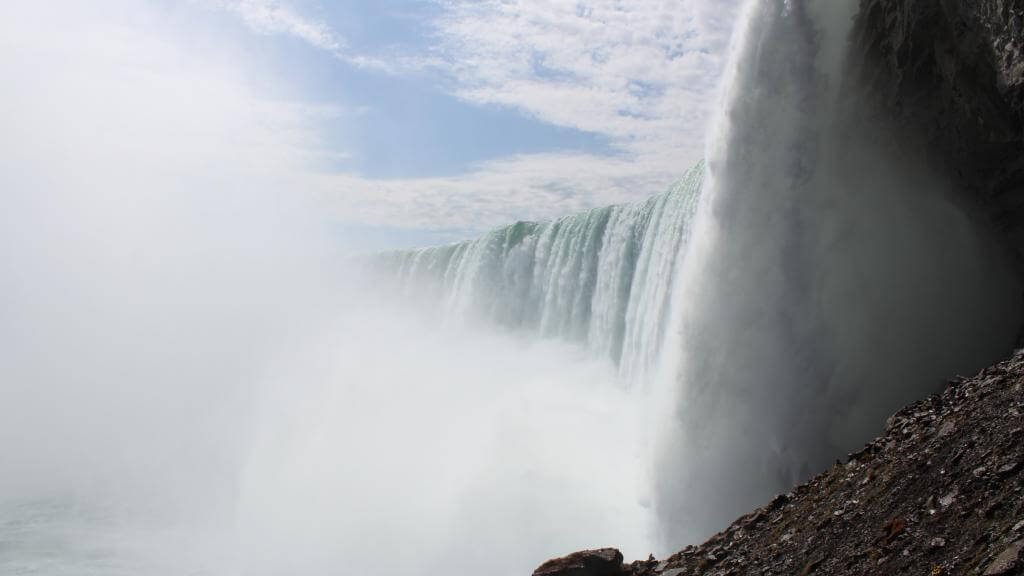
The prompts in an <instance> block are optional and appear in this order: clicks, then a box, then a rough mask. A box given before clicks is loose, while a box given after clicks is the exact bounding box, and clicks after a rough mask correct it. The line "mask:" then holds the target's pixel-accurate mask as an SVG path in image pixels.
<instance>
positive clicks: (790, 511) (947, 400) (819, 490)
mask: <svg viewBox="0 0 1024 576" xmlns="http://www.w3.org/2000/svg"><path fill="white" fill-rule="evenodd" d="M1022 415H1024V350H1022V351H1019V352H1017V353H1016V354H1015V355H1014V356H1013V358H1012V359H1010V360H1008V361H1006V362H1003V363H1001V364H998V365H996V366H993V367H990V368H987V369H986V370H984V371H983V372H981V373H980V374H978V375H977V376H975V377H973V378H969V379H957V380H956V381H954V382H951V383H949V385H948V387H947V388H946V389H945V391H944V392H942V393H940V394H934V395H932V396H930V397H929V398H927V399H925V400H923V401H921V402H918V403H916V404H914V405H912V406H908V407H907V408H904V409H903V410H901V411H900V412H898V413H896V414H895V415H894V416H893V417H892V418H890V420H889V423H888V426H887V429H886V431H885V434H884V435H883V436H880V437H879V438H877V439H875V440H874V441H872V442H870V443H869V444H867V445H865V446H864V448H863V449H861V450H860V451H858V452H856V453H854V454H850V455H849V457H848V459H847V461H846V462H842V463H837V464H836V465H835V466H833V467H832V468H830V469H829V470H827V471H826V472H824V473H823V474H821V475H820V476H818V477H816V478H814V479H812V480H811V481H810V482H808V483H806V484H804V485H802V486H800V487H798V488H796V489H794V490H793V491H792V492H790V493H788V494H782V495H779V496H777V497H776V498H775V499H774V500H772V501H771V502H770V503H769V504H768V505H767V506H765V507H763V508H760V509H758V510H755V511H753V512H752V513H750V514H748V515H746V516H743V517H742V518H740V519H738V520H736V521H735V522H734V523H733V524H732V525H731V526H729V527H728V528H726V529H725V530H724V531H722V532H720V533H718V534H716V535H715V536H713V537H712V538H711V539H710V540H708V541H707V542H705V543H704V544H701V545H700V546H688V547H686V548H684V549H683V550H681V551H679V552H677V553H676V554H673V555H672V556H670V557H668V558H666V559H664V560H661V561H658V560H655V559H654V558H650V559H648V560H645V561H638V562H633V563H631V564H625V565H623V564H622V563H621V561H622V555H621V554H619V553H618V551H616V550H610V549H606V550H601V551H592V552H583V553H578V554H574V555H570V556H567V557H565V558H562V559H559V560H553V561H551V562H548V563H545V564H544V565H543V566H541V567H540V568H539V569H538V570H537V572H535V573H534V576H554V575H556V574H557V575H559V576H562V575H568V574H572V575H573V576H606V575H608V576H698V575H703V576H740V575H748V574H756V575H760V576H768V575H775V574H777V575H786V576H792V575H794V574H798V575H805V576H810V575H812V574H814V575H823V574H843V575H858V574H863V575H887V576H888V575H897V574H913V575H926V574H931V575H933V576H939V575H975V576H985V575H987V576H996V575H998V576H1022V575H1024V474H1022V472H1021V471H1022V468H1024V467H1022V464H1024V416H1022ZM580 555H582V556H580ZM587 558H591V559H592V560H591V561H589V562H588V561H587V560H586V559H587ZM573 570H575V571H573Z"/></svg>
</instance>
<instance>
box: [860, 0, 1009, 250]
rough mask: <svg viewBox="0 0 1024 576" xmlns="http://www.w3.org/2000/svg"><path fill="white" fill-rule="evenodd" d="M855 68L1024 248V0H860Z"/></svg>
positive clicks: (901, 126)
mask: <svg viewBox="0 0 1024 576" xmlns="http://www.w3.org/2000/svg"><path fill="white" fill-rule="evenodd" d="M852 41H853V47H854V48H853V58H854V61H853V64H854V66H853V69H854V70H855V71H856V72H855V76H856V78H857V80H858V81H859V83H860V84H861V85H863V86H865V87H866V88H867V90H868V93H869V94H872V95H873V96H875V97H877V98H878V99H879V100H880V103H881V104H882V106H881V107H880V110H882V111H883V112H881V113H882V114H884V115H886V116H888V117H887V118H884V120H885V121H886V122H887V123H889V124H890V125H893V126H895V129H896V130H898V131H900V132H902V133H910V134H913V135H914V138H915V139H916V141H917V142H920V143H921V144H922V145H924V146H925V147H927V148H928V150H929V152H930V153H931V155H932V158H933V160H934V161H935V162H936V164H937V165H939V166H944V167H948V170H949V171H950V172H952V174H950V175H951V176H953V177H954V178H956V179H957V180H958V181H959V183H960V185H961V187H962V188H963V189H964V190H966V191H967V193H968V195H970V196H971V198H972V200H974V201H976V202H978V203H979V204H981V205H982V206H983V207H984V209H985V210H986V211H988V212H989V214H990V215H991V217H992V218H993V220H994V221H995V222H996V224H997V227H998V228H999V229H1000V230H1001V231H1002V232H1003V234H1004V235H1005V236H1006V237H1007V238H1008V240H1009V242H1010V244H1011V245H1012V246H1013V247H1014V248H1015V249H1016V250H1017V252H1018V254H1024V0H861V9H860V15H859V16H858V18H857V21H856V24H855V29H854V32H853V37H852Z"/></svg>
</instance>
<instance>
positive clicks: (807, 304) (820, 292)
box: [655, 0, 1021, 547]
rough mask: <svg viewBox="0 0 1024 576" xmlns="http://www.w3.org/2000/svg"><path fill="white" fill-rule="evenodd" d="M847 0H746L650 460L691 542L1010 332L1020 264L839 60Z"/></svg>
mask: <svg viewBox="0 0 1024 576" xmlns="http://www.w3.org/2000/svg"><path fill="white" fill-rule="evenodd" d="M856 8H857V2H823V1H817V2H816V1H807V2H789V1H783V0H777V1H752V2H749V3H748V5H747V7H746V10H745V13H744V16H743V22H742V24H741V25H740V28H739V30H738V31H737V35H736V37H735V40H734V45H733V48H732V60H731V63H730V65H729V68H728V70H727V73H726V76H727V77H726V81H725V90H724V92H723V96H722V105H721V109H720V115H719V117H718V119H717V120H716V123H715V126H714V128H713V130H712V133H711V135H710V137H709V142H708V153H707V158H708V175H707V182H706V184H705V193H704V195H703V197H702V200H701V205H700V207H699V209H698V215H697V223H696V225H695V226H696V229H695V231H694V235H693V239H692V240H691V242H690V244H689V250H688V252H687V255H686V257H685V259H684V266H683V271H682V272H681V276H680V280H679V286H678V287H677V291H676V298H677V306H678V308H677V309H678V312H677V314H676V322H677V324H676V326H675V327H674V334H675V335H676V336H675V337H676V338H678V341H677V342H675V344H673V345H672V346H671V347H672V349H674V350H676V351H677V352H678V357H677V358H675V359H674V362H676V363H677V368H676V372H677V374H678V376H677V377H676V378H674V379H670V380H669V381H666V382H664V383H663V384H662V386H663V387H664V388H663V392H662V393H661V395H662V396H661V397H662V398H663V399H664V404H665V405H667V406H671V407H672V408H670V409H666V412H668V413H667V414H666V415H665V417H664V426H665V427H664V429H663V431H662V433H661V438H662V440H661V447H660V449H659V454H660V456H659V457H658V463H657V464H656V465H655V469H656V473H655V482H656V483H657V487H656V488H655V494H656V496H655V498H656V508H657V513H658V516H659V519H660V525H661V526H662V527H663V528H664V532H663V537H665V538H666V547H672V546H678V543H679V542H698V541H700V540H701V539H702V538H703V537H704V536H707V535H709V534H711V533H713V532H714V531H717V530H719V529H721V528H723V527H724V526H726V525H727V524H728V523H729V522H730V521H731V520H732V519H733V518H735V517H737V516H739V515H741V514H743V513H745V512H746V511H748V510H750V509H752V508H754V507H756V506H758V505H761V504H764V503H766V502H767V501H769V500H770V499H771V497H772V496H773V495H774V494H776V493H782V492H785V491H787V490H789V489H790V488H791V487H792V486H795V485H796V484H797V483H799V482H800V481H803V480H805V479H807V478H809V477H810V476H811V475H812V474H815V473H817V472H819V471H820V470H821V469H823V468H824V467H825V466H827V465H828V464H829V463H830V462H831V461H832V460H834V459H835V458H838V457H840V456H841V455H843V454H845V453H847V452H849V451H851V450H853V449H855V448H857V447H859V446H861V445H862V444H863V443H864V442H866V441H868V440H870V439H871V438H873V437H874V435H875V434H877V431H878V430H880V429H881V428H882V425H883V423H884V421H885V418H886V417H887V416H888V415H889V414H891V413H892V412H894V411H895V410H898V409H899V408H900V407H901V406H903V405H904V404H906V403H908V402H911V401H913V400H915V399H918V398H920V397H921V396H923V395H926V394H928V393H930V392H933V391H938V390H941V388H942V386H943V385H944V382H945V379H946V378H949V377H952V376H953V375H955V374H958V373H964V374H966V373H973V372H974V371H976V370H978V369H980V368H982V367H984V366H986V365H988V364H989V363H991V362H992V361H995V360H997V359H999V358H1001V357H1003V356H1004V355H1005V354H1007V353H1008V352H1009V351H1010V350H1011V349H1012V346H1013V345H1014V341H1015V338H1016V330H1017V327H1018V326H1019V323H1020V314H1021V282H1020V277H1019V272H1018V270H1017V269H1016V268H1015V265H1014V263H1013V261H1012V259H1011V258H1010V257H1009V254H1008V253H1007V252H1006V250H1005V249H1004V248H1003V247H1002V246H1001V245H1000V244H999V243H998V241H997V240H996V238H995V237H994V236H993V235H992V234H991V233H990V230H991V226H990V225H989V224H988V223H986V221H985V220H983V219H981V218H979V217H978V216H976V215H975V211H974V210H973V209H972V207H971V206H969V205H966V204H964V203H963V202H962V201H960V200H958V198H959V196H958V195H957V194H956V190H955V189H954V188H953V187H952V185H951V184H950V180H949V179H947V178H945V177H944V175H943V174H942V172H941V171H940V170H938V169H936V167H934V166H931V165H929V163H928V162H927V161H926V160H925V159H924V158H923V156H922V155H921V154H919V151H920V147H919V145H920V143H919V142H918V141H916V140H915V139H914V137H913V135H905V134H900V133H898V132H894V131H893V130H892V129H890V128H889V127H886V126H881V125H879V124H878V122H877V121H876V118H878V117H879V115H877V114H873V113H872V112H873V111H872V110H871V109H870V108H868V107H867V105H866V104H865V103H866V102H868V101H869V100H868V99H866V98H864V94H862V93H860V92H858V91H857V86H856V85H855V83H853V82H852V80H849V79H848V78H847V77H846V76H845V74H844V71H845V69H844V65H843V60H844V58H843V55H844V51H845V48H846V46H847V40H846V38H847V36H846V35H847V32H848V30H849V26H850V25H851V24H852V17H853V16H854V14H855V12H856Z"/></svg>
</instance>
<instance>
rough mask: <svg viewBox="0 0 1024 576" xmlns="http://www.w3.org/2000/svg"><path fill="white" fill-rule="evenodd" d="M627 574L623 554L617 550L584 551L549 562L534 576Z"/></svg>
mask: <svg viewBox="0 0 1024 576" xmlns="http://www.w3.org/2000/svg"><path fill="white" fill-rule="evenodd" d="M624 574H627V572H626V571H625V568H624V566H623V565H622V552H619V551H618V550H616V549H615V548H601V549H599V550H584V551H582V552H576V553H573V554H569V555H568V556H565V557H562V558H555V559H554V560H548V561H547V562H545V563H544V564H541V566H540V568H537V569H536V570H534V572H533V576H620V575H624Z"/></svg>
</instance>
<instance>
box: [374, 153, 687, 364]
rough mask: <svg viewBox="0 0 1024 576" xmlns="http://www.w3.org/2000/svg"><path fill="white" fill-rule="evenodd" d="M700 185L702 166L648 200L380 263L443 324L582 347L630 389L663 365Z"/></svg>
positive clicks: (519, 226)
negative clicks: (606, 362)
mask: <svg viewBox="0 0 1024 576" xmlns="http://www.w3.org/2000/svg"><path fill="white" fill-rule="evenodd" d="M703 176H704V164H703V162H701V163H698V164H697V165H696V166H694V167H693V168H691V169H690V170H689V171H688V172H687V173H686V174H685V176H683V178H682V179H681V180H679V181H678V182H677V183H676V184H675V185H673V186H672V187H671V188H670V189H669V190H668V191H666V192H664V193H662V194H659V195H657V196H654V197H652V198H650V199H648V200H647V201H644V202H639V203H633V204H621V205H615V206H607V207H604V208H596V209H593V210H590V211H588V212H584V213H581V214H576V215H572V216H566V217H564V218H560V219H558V220H554V221H551V222H542V223H537V222H517V223H515V224H512V225H510V226H506V227H504V228H499V229H497V230H493V231H491V232H489V233H487V234H485V235H483V236H481V237H479V238H476V239H473V240H468V241H464V242H459V243H456V244H450V245H446V246H436V247H429V248H421V249H416V250H405V251H396V252H390V253H386V254H382V255H380V256H379V257H378V258H377V259H376V260H375V261H374V264H375V267H376V268H377V269H378V270H379V271H381V272H383V273H385V274H388V275H393V276H397V278H398V284H399V286H400V290H401V291H402V293H403V294H404V295H405V296H406V297H409V298H415V299H417V300H420V301H424V302H426V303H427V304H428V305H429V306H437V305H438V304H440V307H441V310H442V313H443V317H444V318H445V319H446V320H448V321H451V320H455V321H466V320H469V319H483V320H485V321H489V322H494V323H497V324H498V325H501V326H503V327H506V328H510V329H515V330H528V331H532V332H535V333H537V334H539V335H541V336H544V337H550V338H558V339H563V340H568V341H572V342H578V343H581V344H583V345H585V346H586V347H587V348H588V349H589V350H590V351H592V352H593V353H594V354H596V355H599V356H601V357H604V358H608V359H610V360H611V361H612V362H614V363H616V364H617V365H618V367H619V372H620V374H621V375H622V376H623V377H624V378H625V379H626V380H627V381H629V382H636V381H639V380H641V379H643V378H644V377H645V375H647V374H649V373H650V370H652V369H653V367H654V366H655V363H656V362H657V358H658V352H659V349H660V346H661V342H662V340H663V337H664V334H665V330H666V326H667V324H668V316H669V315H668V308H669V305H670V303H671V290H672V284H673V279H674V277H675V273H676V270H677V268H678V263H679V255H680V254H681V253H682V252H683V250H681V248H682V247H683V246H684V245H685V243H686V241H687V239H688V238H689V234H690V227H691V223H692V220H693V215H694V212H695V210H696V206H697V201H698V198H699V195H700V190H701V185H702V182H703Z"/></svg>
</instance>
